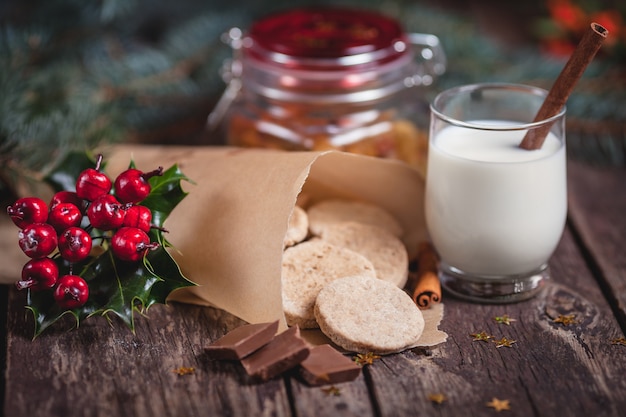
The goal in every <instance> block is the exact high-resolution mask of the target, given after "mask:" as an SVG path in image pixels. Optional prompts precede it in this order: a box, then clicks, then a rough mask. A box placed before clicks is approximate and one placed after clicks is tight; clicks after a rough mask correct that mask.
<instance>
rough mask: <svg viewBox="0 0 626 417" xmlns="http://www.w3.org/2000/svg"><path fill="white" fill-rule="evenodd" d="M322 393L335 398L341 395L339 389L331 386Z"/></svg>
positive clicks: (323, 389)
mask: <svg viewBox="0 0 626 417" xmlns="http://www.w3.org/2000/svg"><path fill="white" fill-rule="evenodd" d="M322 392H324V394H326V395H332V396H334V397H338V396H339V395H341V391H340V390H339V388H337V387H336V386H334V385H331V386H330V387H326V388H322Z"/></svg>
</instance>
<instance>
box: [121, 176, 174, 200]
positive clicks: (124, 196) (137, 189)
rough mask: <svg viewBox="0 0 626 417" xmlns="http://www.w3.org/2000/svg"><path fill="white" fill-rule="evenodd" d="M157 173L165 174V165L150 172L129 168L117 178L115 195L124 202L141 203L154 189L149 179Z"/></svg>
mask: <svg viewBox="0 0 626 417" xmlns="http://www.w3.org/2000/svg"><path fill="white" fill-rule="evenodd" d="M157 175H163V167H159V168H157V169H155V170H154V171H150V172H142V171H140V170H138V169H135V168H129V169H127V170H126V171H124V172H122V173H121V174H120V175H118V176H117V178H116V179H115V195H116V196H117V198H119V200H120V201H121V202H123V203H139V202H140V201H142V200H143V199H144V198H146V197H148V195H149V194H150V191H151V189H152V187H151V186H150V183H149V182H148V180H149V179H150V178H152V177H154V176H157Z"/></svg>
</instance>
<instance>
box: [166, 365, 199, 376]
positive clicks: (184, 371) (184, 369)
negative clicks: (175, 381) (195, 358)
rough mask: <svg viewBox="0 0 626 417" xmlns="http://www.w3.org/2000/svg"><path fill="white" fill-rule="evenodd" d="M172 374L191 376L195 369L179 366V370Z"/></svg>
mask: <svg viewBox="0 0 626 417" xmlns="http://www.w3.org/2000/svg"><path fill="white" fill-rule="evenodd" d="M172 372H174V373H175V374H177V375H179V376H183V375H191V374H194V373H195V372H196V368H192V367H188V366H181V367H180V368H177V369H174V370H173V371H172Z"/></svg>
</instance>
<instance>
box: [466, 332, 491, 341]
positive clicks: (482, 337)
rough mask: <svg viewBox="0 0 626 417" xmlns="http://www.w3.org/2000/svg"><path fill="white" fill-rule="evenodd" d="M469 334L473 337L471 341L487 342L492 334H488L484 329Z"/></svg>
mask: <svg viewBox="0 0 626 417" xmlns="http://www.w3.org/2000/svg"><path fill="white" fill-rule="evenodd" d="M470 336H471V337H472V338H473V340H472V341H473V342H488V341H489V339H493V336H490V335H488V334H487V333H486V332H484V331H482V332H480V333H472V334H470Z"/></svg>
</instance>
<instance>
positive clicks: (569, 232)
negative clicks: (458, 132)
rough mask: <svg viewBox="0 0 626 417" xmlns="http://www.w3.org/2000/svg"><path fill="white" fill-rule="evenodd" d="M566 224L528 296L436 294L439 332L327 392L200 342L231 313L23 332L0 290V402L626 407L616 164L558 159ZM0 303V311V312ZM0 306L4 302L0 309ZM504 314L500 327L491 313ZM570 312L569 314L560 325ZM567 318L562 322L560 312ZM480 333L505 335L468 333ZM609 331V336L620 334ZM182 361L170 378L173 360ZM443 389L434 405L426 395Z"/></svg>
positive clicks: (452, 410) (181, 411)
mask: <svg viewBox="0 0 626 417" xmlns="http://www.w3.org/2000/svg"><path fill="white" fill-rule="evenodd" d="M569 180H570V182H569V184H570V194H569V197H570V211H569V221H568V225H567V229H566V231H565V233H564V235H563V239H562V241H561V243H560V245H559V247H558V250H557V252H556V254H555V256H554V257H553V259H552V261H551V268H552V272H553V280H552V281H551V282H549V284H548V285H547V287H546V289H545V291H544V292H543V293H542V294H540V295H539V296H538V297H536V298H534V299H532V300H530V301H525V302H521V303H518V304H510V305H480V304H471V303H467V302H463V301H458V300H455V299H453V298H451V297H445V299H444V304H445V316H444V319H443V322H442V323H441V329H442V330H444V331H446V332H447V333H448V334H449V338H448V340H447V341H446V342H445V343H443V344H441V345H438V346H436V347H433V348H430V349H416V350H413V351H407V352H404V353H401V354H396V355H391V356H387V357H384V358H382V359H380V360H377V361H375V362H374V363H373V364H372V365H367V366H364V368H363V372H362V373H361V376H360V377H359V378H358V379H357V380H356V381H354V382H350V383H342V384H338V385H336V388H337V391H331V390H327V389H323V388H320V387H309V386H307V385H305V384H303V383H302V382H301V381H300V380H299V379H298V378H296V377H294V376H293V375H286V376H285V377H282V378H278V379H275V380H271V381H269V382H266V383H255V382H253V381H252V380H251V379H250V378H249V377H247V376H246V374H245V372H244V371H243V369H242V368H241V366H240V365H239V363H236V362H225V361H213V360H210V359H208V358H207V357H206V356H205V354H204V353H203V347H204V346H206V345H207V344H209V343H210V342H211V341H212V340H214V339H216V338H217V337H219V336H221V335H223V334H224V333H225V332H227V331H229V330H231V329H233V328H234V327H236V326H237V325H240V324H241V322H240V321H239V320H238V319H236V318H234V317H232V316H230V315H229V314H227V313H225V312H223V311H220V310H217V309H213V308H204V307H198V306H192V305H182V304H173V305H171V306H169V307H165V306H156V307H153V308H152V309H151V310H150V311H149V316H148V317H145V318H143V317H142V318H140V319H139V320H138V322H137V325H136V333H135V334H132V333H131V332H129V331H128V330H127V329H126V328H125V327H124V326H122V325H117V324H118V323H114V324H115V325H114V326H110V325H109V324H108V323H107V322H106V320H104V319H90V320H87V321H86V322H84V323H83V324H82V325H81V327H80V329H78V330H77V331H71V332H67V331H65V330H63V329H64V327H63V326H58V327H55V329H53V330H52V331H48V332H46V333H44V334H43V335H42V336H40V337H39V338H37V339H36V340H35V341H31V340H30V336H31V335H32V328H31V324H30V322H29V321H28V320H29V318H28V315H27V314H26V313H25V310H24V308H23V303H24V300H23V298H22V297H23V293H18V292H17V291H16V290H14V289H13V288H12V287H10V288H9V287H7V286H5V287H4V290H3V294H4V295H5V297H6V298H7V299H8V309H7V311H6V317H2V318H3V319H6V322H7V333H6V342H7V343H6V351H5V352H4V353H5V354H6V355H5V357H3V358H2V359H3V365H6V373H5V380H4V381H3V383H4V407H3V409H4V413H5V415H6V416H7V417H21V416H24V417H35V416H46V417H50V416H66V417H69V416H81V417H89V416H106V417H111V416H150V417H153V416H185V417H189V416H247V417H250V416H298V417H304V416H316V417H318V416H359V417H367V416H430V415H438V416H439V415H441V416H460V415H464V416H478V415H495V414H496V413H498V411H496V410H495V409H494V408H491V407H489V406H487V403H489V402H491V401H492V399H494V398H496V399H499V400H503V401H504V400H508V401H509V404H510V410H503V411H501V412H500V413H501V414H502V415H511V416H594V417H597V416H619V415H621V416H624V415H626V345H625V344H624V343H626V342H624V339H623V338H624V332H625V330H626V219H625V216H626V196H625V191H626V170H621V169H600V168H591V167H588V166H585V165H581V164H578V163H571V164H570V166H569ZM3 310H4V309H3ZM3 314H4V312H3ZM505 315H508V317H510V318H512V319H514V321H511V322H510V324H509V325H506V324H502V323H497V322H496V320H495V317H503V316H505ZM568 316H569V317H571V318H573V321H574V323H573V324H570V325H566V324H567V323H560V322H559V321H563V320H559V319H558V318H559V317H561V318H563V317H568ZM564 321H565V322H567V320H564ZM480 331H485V332H486V333H488V334H490V335H493V336H495V337H496V338H497V339H501V338H503V337H506V338H507V339H511V340H515V341H516V342H515V343H514V344H513V345H512V346H511V347H500V348H497V347H496V344H495V343H493V342H483V341H474V340H473V338H472V337H471V336H470V334H473V333H478V332H480ZM620 338H621V343H620ZM181 367H193V368H194V370H195V371H194V372H193V373H191V374H188V375H178V374H177V373H176V372H174V370H176V369H179V368H181ZM433 394H443V395H444V396H445V400H444V401H443V402H442V403H441V404H438V403H437V402H436V401H433V400H432V399H431V398H430V396H431V395H433Z"/></svg>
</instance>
